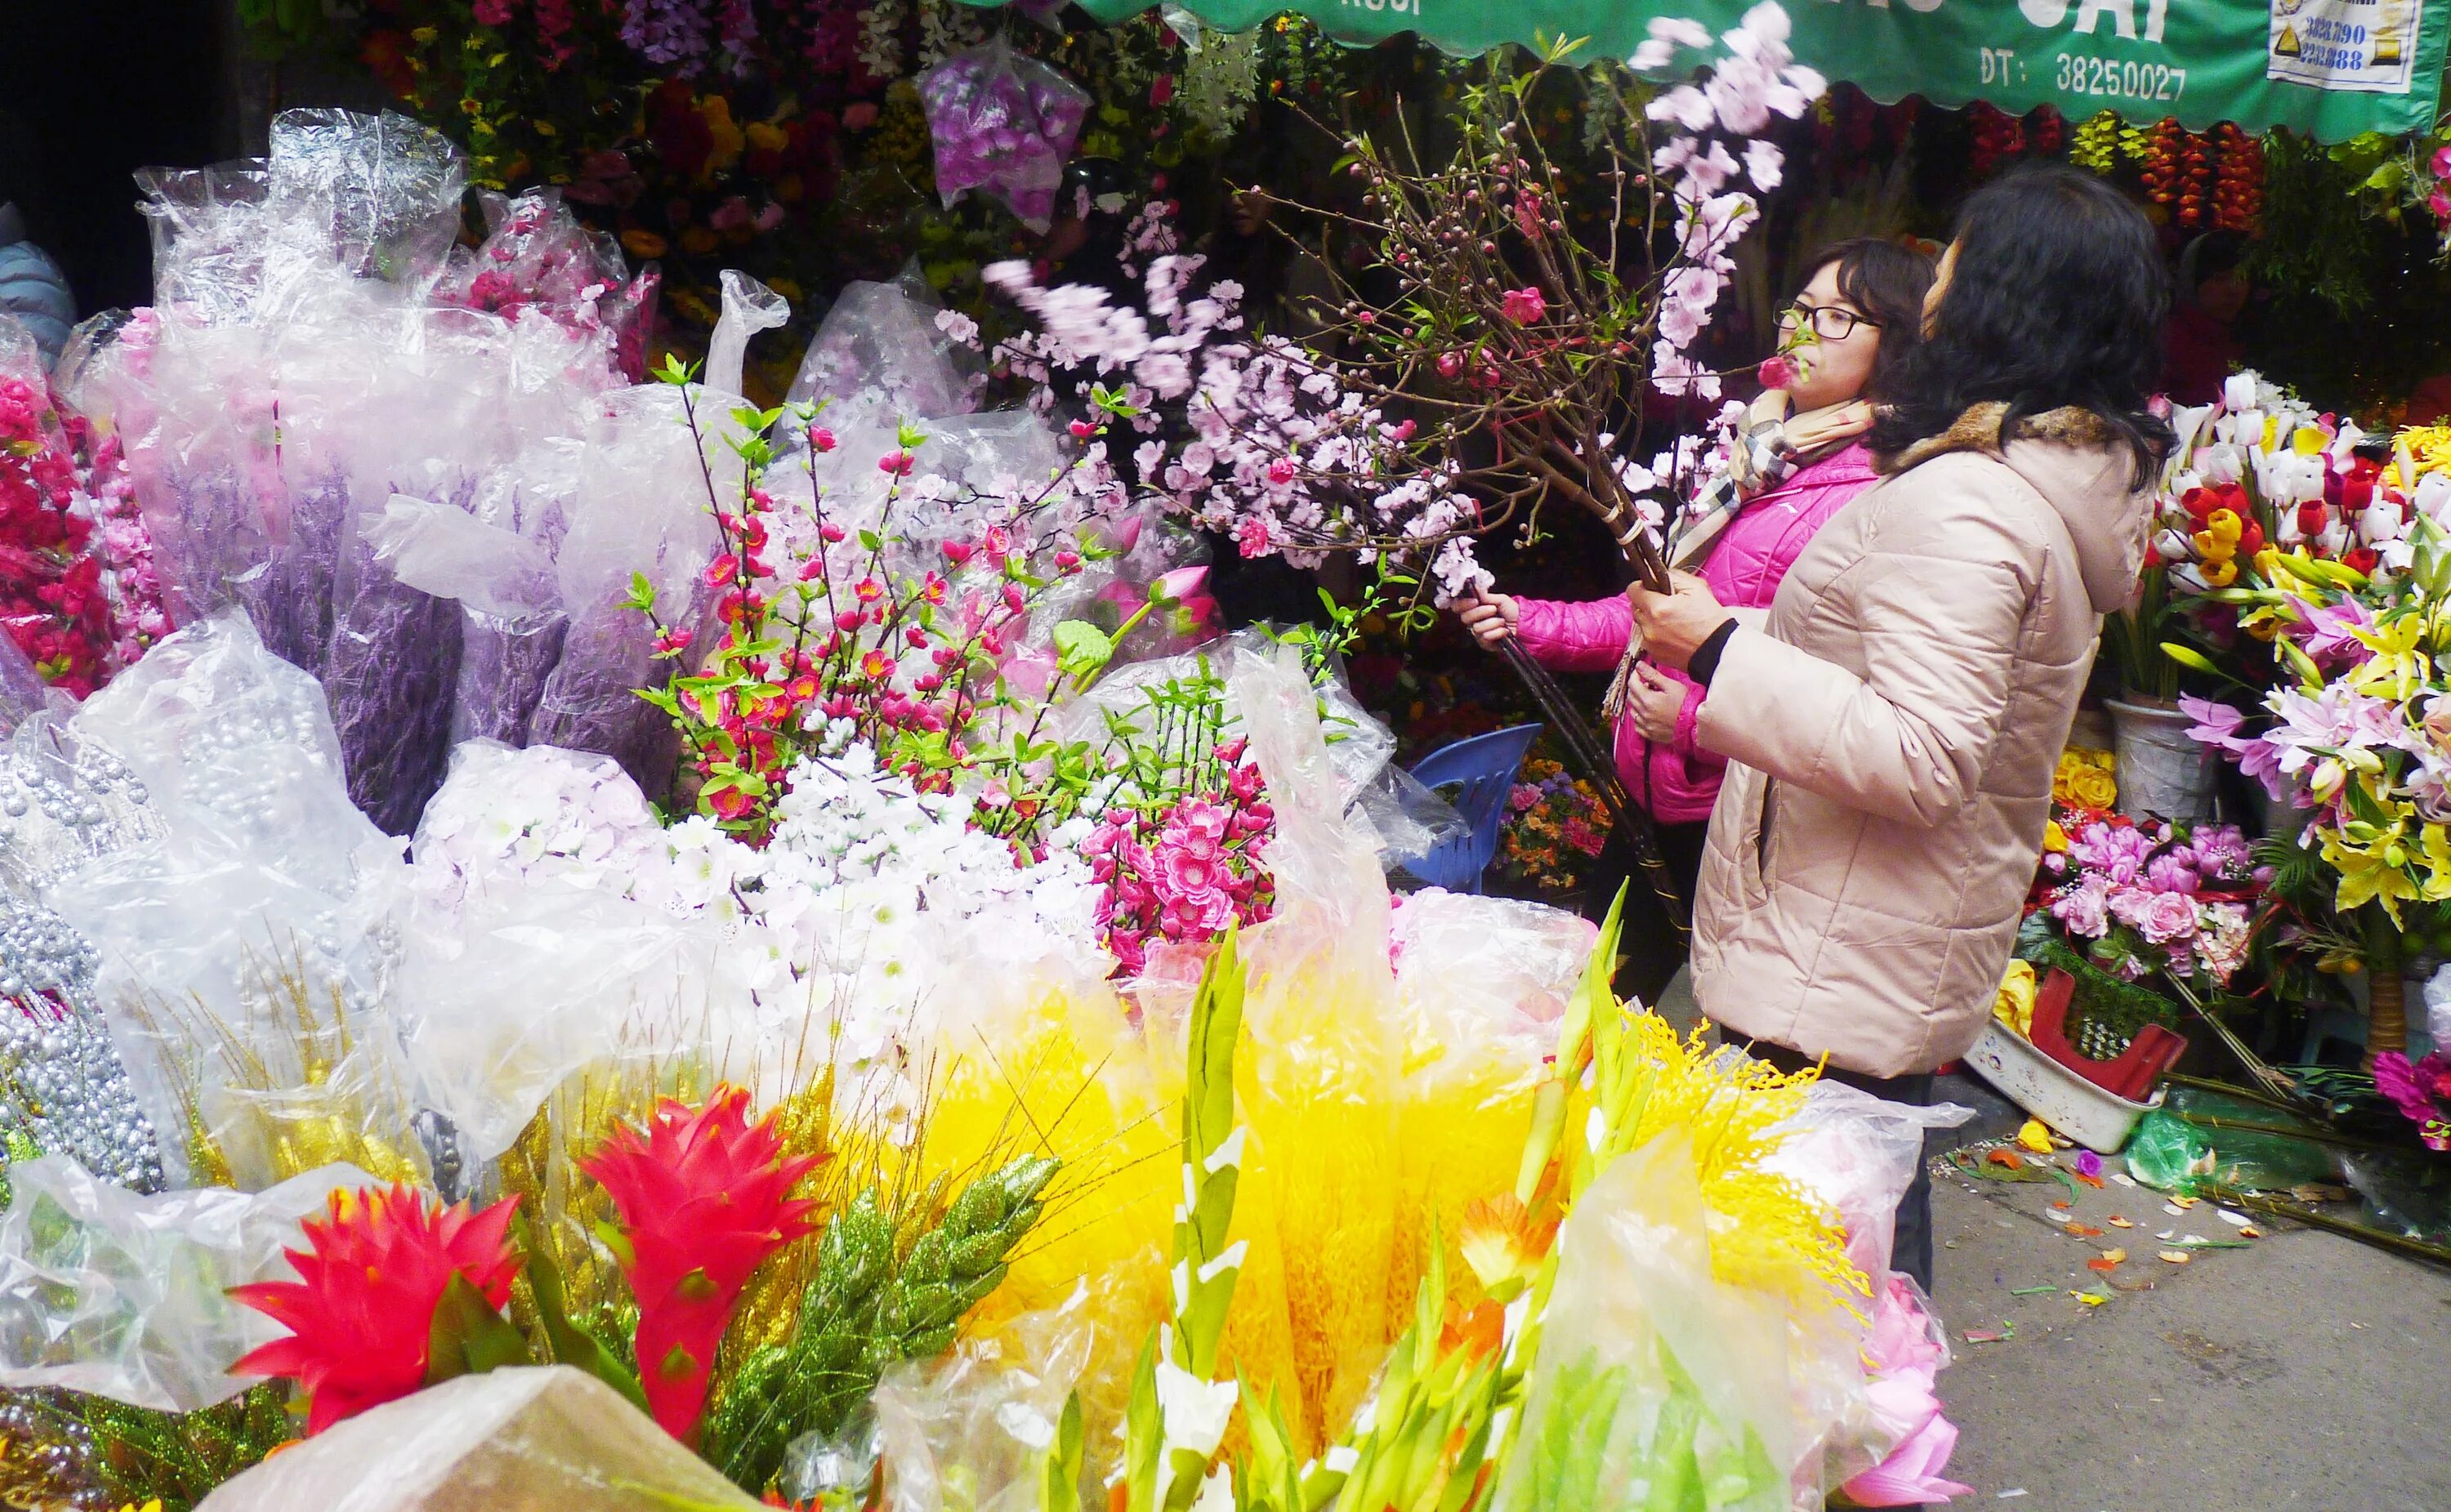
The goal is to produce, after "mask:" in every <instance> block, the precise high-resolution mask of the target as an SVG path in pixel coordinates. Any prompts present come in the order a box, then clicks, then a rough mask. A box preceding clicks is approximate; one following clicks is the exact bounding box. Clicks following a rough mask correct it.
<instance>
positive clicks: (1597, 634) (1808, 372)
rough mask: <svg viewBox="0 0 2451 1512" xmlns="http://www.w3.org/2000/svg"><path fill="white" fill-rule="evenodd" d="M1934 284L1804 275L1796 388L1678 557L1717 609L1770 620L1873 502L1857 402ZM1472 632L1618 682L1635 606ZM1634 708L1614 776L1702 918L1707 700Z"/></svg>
mask: <svg viewBox="0 0 2451 1512" xmlns="http://www.w3.org/2000/svg"><path fill="white" fill-rule="evenodd" d="M1931 278H1932V268H1931V260H1930V259H1928V258H1926V257H1924V256H1923V255H1922V254H1921V253H1918V252H1914V251H1912V250H1909V249H1908V248H1906V247H1903V246H1900V245H1897V244H1895V243H1892V242H1885V241H1880V240H1876V239H1873V238H1869V237H1867V238H1860V239H1857V240H1854V241H1848V242H1840V243H1837V244H1835V245H1831V246H1827V247H1824V248H1823V249H1821V250H1820V251H1819V252H1817V253H1815V254H1814V257H1813V258H1812V260H1811V261H1810V262H1809V263H1807V264H1806V265H1805V285H1804V290H1803V292H1802V293H1800V294H1798V295H1797V296H1796V298H1795V301H1794V304H1790V305H1789V306H1788V307H1787V308H1786V309H1784V310H1782V311H1781V312H1780V313H1779V337H1780V349H1781V352H1782V354H1783V355H1785V356H1786V357H1787V359H1788V361H1789V362H1790V363H1792V364H1793V365H1794V368H1795V369H1796V373H1795V377H1794V380H1793V381H1792V382H1790V383H1788V384H1787V386H1786V387H1785V388H1784V389H1773V390H1772V391H1771V392H1769V393H1766V394H1764V395H1763V396H1762V398H1761V399H1760V400H1759V401H1757V402H1756V403H1755V405H1754V406H1753V415H1752V418H1751V420H1750V421H1749V422H1747V424H1746V426H1745V428H1744V434H1743V436H1742V437H1740V438H1739V443H1738V447H1737V451H1738V457H1737V466H1736V476H1735V478H1734V479H1733V480H1731V481H1733V483H1734V487H1733V488H1727V487H1725V486H1724V485H1723V486H1722V488H1721V490H1720V491H1719V498H1720V503H1719V507H1718V508H1716V510H1713V509H1705V510H1703V511H1702V512H1701V513H1700V516H1699V518H1698V519H1696V520H1694V521H1693V522H1692V523H1691V524H1690V525H1689V526H1688V527H1687V528H1686V529H1685V530H1684V531H1683V532H1682V533H1681V534H1680V535H1679V537H1678V538H1677V540H1676V542H1675V545H1674V550H1675V552H1676V557H1677V559H1678V561H1679V564H1680V565H1683V566H1688V567H1693V568H1694V569H1695V570H1696V571H1697V572H1698V573H1699V574H1700V576H1701V579H1702V580H1703V581H1704V582H1707V583H1709V584H1710V585H1711V591H1712V593H1713V594H1714V595H1716V597H1717V599H1718V600H1719V602H1721V603H1723V604H1732V605H1741V606H1745V607H1750V608H1767V607H1769V605H1770V601H1771V599H1772V598H1773V597H1774V596H1775V594H1777V592H1778V585H1779V582H1780V580H1781V579H1784V578H1785V577H1786V576H1787V569H1788V567H1789V566H1790V565H1791V564H1792V563H1794V560H1795V559H1796V556H1797V554H1798V553H1800V552H1802V551H1803V550H1804V547H1805V543H1806V542H1807V541H1809V540H1812V539H1813V533H1814V531H1816V530H1819V529H1820V528H1821V525H1822V523H1823V521H1825V520H1828V519H1829V518H1830V517H1831V516H1832V515H1834V514H1836V513H1837V512H1838V510H1839V508H1840V506H1842V505H1844V504H1845V503H1846V502H1847V501H1849V500H1851V499H1853V498H1854V497H1855V496H1856V495H1857V494H1859V493H1862V492H1863V491H1864V490H1865V489H1866V488H1868V487H1870V486H1872V484H1873V481H1874V480H1875V474H1874V473H1873V460H1872V456H1871V454H1870V453H1869V452H1867V451H1866V450H1865V449H1864V446H1863V444H1862V442H1860V440H1858V438H1859V437H1861V435H1862V434H1863V433H1864V432H1865V431H1866V430H1868V429H1870V428H1871V426H1872V423H1873V414H1872V409H1871V406H1869V405H1867V404H1866V403H1864V402H1863V400H1862V397H1861V396H1862V394H1863V392H1864V390H1865V388H1866V387H1867V386H1868V385H1869V384H1870V383H1872V382H1873V378H1874V376H1875V375H1877V374H1879V373H1881V372H1882V371H1884V370H1886V369H1887V368H1888V367H1889V366H1890V365H1891V364H1892V363H1895V362H1897V361H1898V360H1899V359H1900V358H1901V357H1903V356H1904V355H1905V354H1906V352H1907V351H1908V350H1909V349H1911V348H1912V346H1913V345H1914V344H1915V342H1916V340H1917V338H1918V335H1919V332H1920V329H1921V318H1922V311H1923V298H1924V293H1925V291H1926V290H1927V289H1929V288H1930V287H1931ZM1765 365H1767V364H1765ZM1462 619H1463V622H1464V624H1465V626H1466V627H1467V628H1469V629H1470V630H1471V631H1472V632H1473V634H1474V635H1475V636H1476V637H1478V638H1480V642H1481V643H1482V644H1483V645H1485V646H1489V647H1492V648H1495V647H1496V646H1497V645H1499V644H1500V642H1501V641H1503V640H1505V639H1506V638H1507V637H1509V636H1520V637H1522V638H1523V648H1524V649H1525V650H1526V651H1528V652H1530V653H1531V654H1532V656H1533V658H1534V659H1536V660H1538V661H1539V662H1540V664H1541V665H1543V666H1547V667H1553V668H1555V669H1557V670H1559V671H1560V672H1608V671H1612V670H1615V669H1616V668H1617V667H1618V662H1619V661H1620V660H1621V659H1622V658H1623V657H1624V656H1625V651H1626V643H1627V641H1628V639H1629V638H1630V637H1631V635H1632V632H1633V625H1634V620H1633V612H1632V610H1631V608H1630V607H1629V606H1628V604H1627V601H1626V600H1625V599H1624V598H1623V597H1618V598H1614V599H1594V600H1591V601H1588V602H1582V603H1571V602H1565V601H1562V600H1559V599H1517V598H1513V597H1510V596H1508V595H1506V594H1487V595H1483V596H1482V597H1480V598H1479V599H1474V600H1470V601H1468V602H1467V603H1466V604H1465V605H1464V606H1463V608H1462ZM1612 701H1613V702H1614V701H1616V700H1615V699H1614V698H1613V700H1612ZM1622 701H1623V708H1622V710H1621V712H1618V713H1617V715H1616V725H1617V731H1616V734H1617V767H1618V776H1619V777H1620V778H1621V779H1622V780H1623V781H1624V783H1625V789H1626V792H1627V793H1628V794H1630V795H1632V796H1633V798H1634V801H1635V802H1636V803H1637V804H1639V805H1641V806H1642V808H1643V809H1644V810H1646V811H1647V812H1648V813H1649V814H1650V815H1651V817H1652V820H1653V822H1654V824H1655V826H1656V827H1657V832H1658V835H1659V846H1660V850H1661V852H1662V854H1664V855H1665V856H1666V858H1667V861H1668V866H1669V871H1670V873H1671V874H1672V875H1674V876H1675V878H1676V885H1677V888H1678V890H1679V891H1680V892H1681V893H1683V894H1684V896H1685V898H1686V901H1687V902H1688V903H1691V902H1692V900H1693V897H1694V884H1695V878H1696V874H1697V873H1698V872H1699V870H1700V868H1701V862H1702V839H1703V835H1704V833H1705V831H1706V830H1707V829H1708V828H1709V820H1710V817H1711V804H1712V801H1713V800H1714V799H1716V797H1717V796H1718V795H1719V778H1720V775H1721V774H1722V772H1723V771H1724V770H1725V769H1726V765H1727V763H1726V761H1725V760H1724V758H1722V757H1720V756H1714V755H1712V754H1711V753H1710V752H1709V751H1706V750H1704V749H1702V748H1701V747H1700V746H1699V745H1697V744H1696V742H1695V739H1694V725H1695V717H1696V714H1697V712H1698V711H1699V710H1700V708H1701V706H1702V690H1701V689H1700V688H1698V687H1696V685H1695V684H1694V683H1693V682H1691V681H1689V680H1688V679H1687V678H1686V677H1685V675H1684V674H1683V673H1681V672H1676V671H1673V670H1670V669H1668V668H1664V667H1660V666H1657V665H1655V664H1653V663H1652V662H1650V661H1648V660H1643V661H1638V662H1637V663H1636V664H1635V665H1634V668H1633V676H1632V677H1631V678H1629V679H1627V680H1626V681H1625V682H1624V685H1623V700H1622ZM1634 892H1635V893H1642V892H1643V890H1642V889H1641V888H1640V887H1637V888H1636V889H1634ZM1629 906H1630V907H1635V908H1642V907H1645V906H1647V903H1646V899H1645V898H1629ZM1666 937H1667V933H1666V932H1665V931H1664V930H1644V929H1629V930H1628V931H1627V939H1628V949H1629V950H1631V951H1634V952H1637V955H1639V954H1640V953H1641V952H1642V943H1643V942H1644V941H1645V940H1648V939H1654V938H1659V939H1664V938H1666ZM1677 964H1678V963H1677V962H1676V960H1674V959H1665V958H1663V959H1661V960H1657V961H1648V960H1642V959H1637V962H1636V963H1635V970H1634V972H1633V973H1632V975H1633V978H1634V979H1633V980H1631V981H1630V982H1629V985H1630V986H1631V987H1632V988H1633V989H1634V990H1635V991H1636V992H1638V993H1640V994H1641V995H1642V996H1643V997H1645V998H1646V999H1647V998H1650V997H1652V996H1655V995H1657V992H1658V990H1659V989H1660V988H1661V987H1662V986H1664V985H1665V984H1666V982H1667V979H1668V977H1669V976H1670V975H1672V974H1674V973H1675V972H1676V966H1677Z"/></svg>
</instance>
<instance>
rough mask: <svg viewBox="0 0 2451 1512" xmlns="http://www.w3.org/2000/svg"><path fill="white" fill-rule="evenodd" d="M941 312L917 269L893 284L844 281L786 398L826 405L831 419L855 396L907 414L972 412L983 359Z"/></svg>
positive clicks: (899, 414) (911, 416)
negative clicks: (957, 337)
mask: <svg viewBox="0 0 2451 1512" xmlns="http://www.w3.org/2000/svg"><path fill="white" fill-rule="evenodd" d="M943 313H944V311H943V309H942V307H941V306H940V305H938V304H937V303H936V297H935V294H934V293H933V292H932V291H931V289H930V288H929V286H928V281H927V280H926V279H924V278H922V277H920V276H919V271H918V269H917V268H915V267H913V268H911V269H908V270H906V271H905V272H904V273H903V274H902V276H901V277H899V278H896V279H894V280H892V282H890V283H872V282H870V281H868V280H865V279H855V280H853V282H851V283H849V284H846V285H843V290H842V292H841V293H840V294H837V295H835V296H834V303H833V308H831V309H829V310H827V311H826V318H825V320H824V322H823V323H821V324H819V325H818V326H817V334H816V335H815V336H814V338H813V339H811V341H810V342H809V350H808V353H807V355H805V356H804V357H802V358H801V359H800V371H799V374H798V376H796V377H794V379H793V380H792V386H791V388H790V389H789V390H788V391H786V393H785V394H784V398H786V399H788V400H791V401H792V402H794V403H823V404H826V405H828V406H829V412H828V414H827V415H825V416H823V417H821V420H823V421H824V422H827V423H831V422H832V421H833V411H834V410H835V409H837V408H838V407H840V406H842V405H845V404H848V403H853V402H854V401H857V402H860V403H876V404H878V405H879V406H881V407H882V408H883V409H884V410H885V411H886V413H888V414H889V415H892V416H893V417H896V418H900V419H907V420H918V419H921V418H923V417H924V418H927V419H931V420H932V419H937V418H940V417H943V416H948V415H963V414H968V413H969V412H970V411H971V410H972V409H975V408H976V407H977V405H976V403H974V402H973V399H972V389H973V387H974V383H973V380H974V379H975V378H978V377H982V376H984V373H985V363H982V362H981V361H980V359H979V357H978V355H977V353H975V352H974V351H972V350H971V348H970V347H968V346H965V345H963V344H961V343H959V342H956V341H955V340H953V338H952V335H951V332H949V331H948V330H946V328H945V326H944V324H941V323H940V321H939V317H940V316H942V315H943Z"/></svg>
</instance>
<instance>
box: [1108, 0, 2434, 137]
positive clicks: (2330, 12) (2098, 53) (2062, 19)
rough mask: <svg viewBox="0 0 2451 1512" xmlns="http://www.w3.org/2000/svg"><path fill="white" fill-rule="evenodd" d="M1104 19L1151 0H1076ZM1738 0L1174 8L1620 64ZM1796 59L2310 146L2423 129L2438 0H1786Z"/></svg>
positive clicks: (2003, 99)
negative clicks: (1538, 43) (1567, 43)
mask: <svg viewBox="0 0 2451 1512" xmlns="http://www.w3.org/2000/svg"><path fill="white" fill-rule="evenodd" d="M1076 3H1077V4H1079V5H1080V6H1081V8H1082V9H1083V10H1087V11H1088V12H1089V14H1091V15H1092V16H1095V17H1096V18H1098V19H1099V20H1101V21H1107V22H1113V21H1120V20H1123V19H1124V18H1126V17H1127V16H1131V15H1134V14H1137V13H1138V12H1140V11H1142V10H1148V9H1149V8H1150V7H1151V5H1152V4H1153V3H1154V0H1076ZM1749 3H1750V0H1299V3H1297V4H1293V5H1290V6H1289V5H1287V4H1285V3H1284V0H1185V9H1186V10H1189V11H1190V12H1191V13H1192V14H1193V15H1195V16H1198V17H1199V18H1200V19H1201V20H1203V21H1205V22H1206V23H1208V24H1209V25H1211V26H1214V27H1217V28H1219V29H1223V30H1226V31H1242V30H1246V29H1250V28H1252V27H1256V26H1258V25H1260V24H1261V23H1263V22H1265V21H1266V20H1267V19H1268V18H1270V17H1271V16H1274V15H1276V14H1279V13H1280V12H1283V11H1285V10H1295V11H1298V12H1300V13H1301V14H1304V15H1306V16H1308V17H1310V18H1311V19H1312V20H1313V21H1315V22H1317V23H1318V24H1319V25H1320V26H1321V27H1322V28H1323V29H1325V30H1326V31H1327V33H1328V34H1329V35H1330V36H1333V37H1335V38H1337V39H1338V40H1340V41H1346V42H1352V43H1356V44H1367V43H1372V42H1376V41H1379V40H1380V39H1382V38H1383V37H1389V36H1393V35H1395V34H1396V33H1398V32H1402V31H1414V32H1419V33H1420V34H1421V35H1422V36H1423V37H1424V38H1426V39H1428V40H1429V41H1430V42H1431V43H1433V44H1434V45H1436V46H1438V47H1440V48H1442V49H1447V50H1448V51H1452V52H1482V51H1486V50H1488V49H1491V48H1494V47H1497V46H1498V45H1500V43H1506V42H1522V43H1530V42H1532V41H1534V40H1535V39H1536V37H1558V36H1566V37H1588V38H1590V39H1591V40H1590V42H1589V43H1588V44H1587V45H1586V49H1585V52H1584V55H1585V56H1595V57H1596V56H1610V57H1619V58H1622V57H1626V56H1629V55H1630V54H1632V52H1633V51H1634V49H1635V48H1636V47H1637V45H1638V44H1639V43H1641V42H1642V40H1643V38H1644V36H1645V34H1646V33H1645V29H1644V28H1645V25H1646V23H1648V22H1649V21H1650V20H1651V18H1652V17H1654V16H1659V15H1676V16H1690V17H1692V18H1693V19H1695V20H1697V21H1699V22H1701V23H1702V24H1703V25H1705V26H1707V27H1710V28H1711V29H1713V30H1725V29H1728V28H1729V27H1732V26H1734V25H1735V23H1736V21H1737V19H1738V18H1739V17H1740V16H1742V15H1743V13H1744V11H1745V10H1746V9H1747V6H1748V4H1749ZM1788 13H1789V15H1790V16H1791V17H1792V18H1793V20H1794V26H1795V34H1794V40H1793V42H1792V44H1791V45H1792V46H1793V47H1794V50H1795V59H1796V61H1797V62H1798V63H1802V64H1806V65H1809V66H1810V67H1812V68H1814V69H1820V70H1821V71H1822V72H1823V73H1825V74H1827V75H1829V76H1830V77H1831V78H1832V79H1833V80H1840V79H1843V80H1846V81H1848V82H1849V83H1852V84H1854V85H1856V86H1858V87H1860V88H1862V89H1863V90H1864V91H1865V92H1866V93H1868V94H1870V95H1872V96H1873V98H1874V99H1876V100H1882V101H1891V100H1898V99H1903V98H1904V97H1906V96H1907V95H1910V94H1919V95H1922V96H1923V97H1924V98H1926V99H1928V100H1931V101H1932V102H1933V103H1934V104H1937V105H1944V106H1960V105H1965V104H1968V103H1969V102H1971V101H1974V100H1988V101H1990V103H1991V104H1993V105H1996V106H1998V107H1999V108H2002V109H2004V110H2008V111H2010V112H2011V113H2014V114H2023V113H2024V112H2025V111H2027V110H2030V109H2032V108H2034V107H2036V106H2038V105H2050V106H2056V107H2057V108H2059V111H2060V113H2061V114H2062V115H2065V116H2067V117H2068V118H2069V120H2071V121H2082V120H2084V119H2085V118H2086V117H2088V116H2090V115H2093V114H2096V113H2097V112H2099V111H2102V110H2105V109H2111V110H2116V111H2118V112H2119V113H2120V114H2121V115H2123V116H2126V117H2127V118H2129V119H2130V120H2137V121H2154V120H2159V119H2161V118H2162V117H2164V116H2172V115H2174V116H2177V117H2178V118H2179V120H2180V122H2181V124H2183V125H2185V126H2186V127H2187V128H2190V129H2194V130H2202V129H2205V128H2207V127H2210V126H2212V125H2214V124H2215V123H2217V122H2221V121H2235V122H2237V123H2238V124H2239V125H2240V126H2242V127H2245V128H2247V129H2248V130H2250V131H2262V130H2264V129H2265V128H2269V127H2276V126H2284V127H2288V128H2291V129H2292V130H2296V131H2300V132H2305V133H2311V134H2313V135H2314V136H2317V137H2320V138H2322V139H2323V140H2324V141H2327V142H2337V141H2342V140H2343V139H2345V138H2348V137H2352V136H2356V135H2358V134H2360V133H2361V132H2365V131H2382V132H2385V133H2388V134H2392V135H2398V134H2400V133H2402V132H2405V131H2420V130H2425V129H2429V128H2432V126H2433V125H2434V118H2435V108H2436V100H2437V96H2438V95H2439V94H2440V92H2441V81H2442V68H2443V39H2444V34H2445V31H2446V29H2451V0H2268V4H2256V3H2249V0H1790V4H1789V6H1788Z"/></svg>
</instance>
